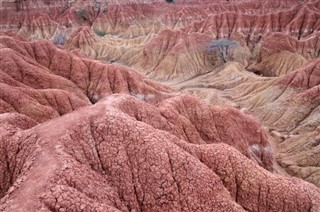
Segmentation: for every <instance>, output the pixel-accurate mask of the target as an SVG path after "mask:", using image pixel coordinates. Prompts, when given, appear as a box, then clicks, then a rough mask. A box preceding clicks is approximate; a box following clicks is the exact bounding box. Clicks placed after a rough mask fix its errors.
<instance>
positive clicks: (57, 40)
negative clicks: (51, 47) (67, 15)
mask: <svg viewBox="0 0 320 212" xmlns="http://www.w3.org/2000/svg"><path fill="white" fill-rule="evenodd" d="M67 40H68V39H67V35H66V33H65V32H59V33H57V34H55V35H54V36H53V40H52V42H53V43H54V44H56V45H60V46H63V45H64V44H65V43H66V42H67Z"/></svg>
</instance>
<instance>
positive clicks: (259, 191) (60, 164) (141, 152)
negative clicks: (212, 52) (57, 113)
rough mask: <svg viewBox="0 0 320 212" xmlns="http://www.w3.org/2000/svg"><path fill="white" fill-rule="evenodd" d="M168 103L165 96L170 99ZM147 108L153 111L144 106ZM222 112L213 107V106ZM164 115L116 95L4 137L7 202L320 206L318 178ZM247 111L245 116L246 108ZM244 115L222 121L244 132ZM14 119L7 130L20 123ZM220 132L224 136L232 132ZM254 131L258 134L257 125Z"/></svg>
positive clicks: (141, 207)
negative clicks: (272, 167) (188, 130)
mask: <svg viewBox="0 0 320 212" xmlns="http://www.w3.org/2000/svg"><path fill="white" fill-rule="evenodd" d="M168 101H169V102H167V103H163V104H170V101H171V100H170V99H168ZM180 101H185V104H186V103H187V104H188V103H189V104H191V105H194V106H197V107H199V106H200V105H201V103H200V102H199V101H196V102H195V101H192V99H189V98H188V97H186V96H181V97H180ZM175 102H176V100H175V101H173V103H172V104H176V103H175ZM199 103H200V105H199ZM134 105H136V106H134ZM132 106H133V107H132ZM137 107H139V108H141V111H146V112H147V113H148V115H147V116H144V115H143V114H141V113H139V112H138V111H137V109H136V108H137ZM119 108H120V109H119ZM126 108H128V109H126ZM188 108H189V110H190V106H188V105H186V106H185V108H181V109H180V110H182V111H177V109H173V108H172V107H169V106H168V107H164V106H158V110H160V111H161V114H165V113H172V112H176V113H177V112H180V113H185V115H186V114H187V113H186V112H187V111H185V110H188ZM126 110H127V111H126ZM128 110H129V111H128ZM219 110H221V109H218V108H215V109H214V108H211V111H212V112H214V111H216V112H217V111H219ZM222 110H223V109H222ZM183 111H185V112H183ZM128 112H129V113H131V114H128ZM134 112H136V114H135V115H136V117H135V116H133V114H132V113H134ZM201 112H202V111H198V113H201ZM157 113H158V112H157V107H156V106H152V105H150V104H148V103H144V102H142V101H141V100H139V99H137V98H134V97H130V96H126V95H112V96H110V97H108V98H106V99H105V100H103V101H101V102H99V103H97V104H95V105H94V106H90V107H85V108H82V109H80V110H78V111H75V112H73V113H70V114H67V115H65V116H62V117H60V118H57V119H54V120H51V121H49V122H47V123H44V124H40V125H38V126H35V127H33V128H31V129H29V130H25V131H23V130H15V133H14V134H8V135H5V136H2V137H1V141H2V142H1V145H2V146H1V150H2V151H4V152H3V154H1V156H2V157H3V158H2V161H6V165H4V166H2V167H1V169H2V170H3V172H2V173H4V176H5V178H4V179H3V180H2V181H1V189H2V194H3V195H4V196H3V197H2V199H1V209H2V210H3V211H12V210H15V211H19V210H25V209H26V208H27V209H29V210H43V211H48V210H50V211H55V210H67V211H70V210H74V211H79V210H97V211H109V210H110V211H132V210H137V211H163V210H166V211H167V210H169V211H170V210H171V211H172V210H174V211H176V210H184V211H245V210H250V211H279V210H284V211H308V210H309V211H317V210H319V209H320V205H319V200H320V193H319V190H318V189H317V188H316V187H314V186H312V185H311V184H308V183H305V182H303V181H301V180H297V179H293V178H286V177H282V176H279V175H274V174H271V173H270V172H268V171H266V170H265V169H263V168H261V167H259V166H258V165H257V164H256V163H254V162H252V161H250V160H248V159H247V158H246V157H244V156H243V155H242V154H241V153H240V152H239V151H237V150H236V149H234V148H233V147H231V146H229V145H227V144H222V143H216V144H205V143H203V144H201V143H199V144H194V143H190V142H189V141H188V140H184V139H179V137H178V136H180V137H182V135H181V134H180V133H179V132H175V133H176V134H177V135H178V136H175V135H174V134H173V133H170V130H171V131H175V129H174V127H177V126H176V124H171V126H172V127H170V125H168V121H169V123H170V119H168V118H166V115H161V114H159V115H158V116H159V118H158V120H157V119H151V117H152V116H151V115H153V114H157ZM203 115H205V114H203ZM140 116H141V117H140ZM155 116H156V115H155ZM189 116H190V117H189V119H190V120H191V119H195V118H197V119H198V120H194V121H195V122H198V121H201V120H202V119H201V118H200V117H196V116H195V115H193V116H194V117H191V114H190V113H189ZM144 117H146V118H144ZM240 117H241V116H240ZM240 117H239V118H240ZM21 118H23V117H21ZM148 119H149V120H148ZM242 119H244V120H243V121H245V119H246V116H243V117H242ZM212 122H217V123H218V122H219V120H216V121H215V120H214V119H213V120H212ZM217 123H216V124H217ZM236 123H237V121H236V120H233V121H231V122H230V123H229V124H228V122H226V123H220V125H227V126H229V127H230V128H231V129H235V130H237V129H236V126H237V125H236ZM193 124H196V123H193ZM10 126H11V125H8V127H7V128H9V129H7V130H11V131H14V127H13V126H11V127H10ZM234 127H235V128H234ZM159 128H160V129H159ZM161 128H162V129H161ZM164 128H169V130H165V131H164V130H163V129H164ZM47 129H51V130H50V131H48V130H47ZM231 129H230V130H231ZM220 134H221V135H220V136H222V138H223V137H224V136H227V135H223V134H222V133H221V132H220ZM246 134H247V135H248V136H249V135H252V136H255V134H256V132H254V131H253V132H247V133H246ZM240 137H241V136H240V135H239V136H238V138H240ZM234 139H236V138H234ZM199 140H201V139H199ZM237 140H239V139H237ZM10 186H11V187H10ZM26 197H28V199H26Z"/></svg>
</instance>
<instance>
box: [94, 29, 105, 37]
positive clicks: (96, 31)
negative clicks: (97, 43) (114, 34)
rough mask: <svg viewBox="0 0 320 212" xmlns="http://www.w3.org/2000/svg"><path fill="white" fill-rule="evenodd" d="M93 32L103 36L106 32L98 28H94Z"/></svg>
mask: <svg viewBox="0 0 320 212" xmlns="http://www.w3.org/2000/svg"><path fill="white" fill-rule="evenodd" d="M94 32H95V33H96V34H97V35H98V36H100V37H104V36H105V35H106V34H107V32H106V31H103V30H99V29H95V30H94Z"/></svg>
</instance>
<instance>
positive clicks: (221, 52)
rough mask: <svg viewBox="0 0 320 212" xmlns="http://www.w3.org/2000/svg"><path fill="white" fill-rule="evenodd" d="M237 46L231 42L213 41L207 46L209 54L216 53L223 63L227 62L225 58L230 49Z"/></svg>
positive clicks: (236, 43)
mask: <svg viewBox="0 0 320 212" xmlns="http://www.w3.org/2000/svg"><path fill="white" fill-rule="evenodd" d="M236 46H239V43H238V42H236V41H232V40H215V41H212V42H211V43H210V44H209V46H208V51H209V52H210V53H216V54H217V55H218V56H219V57H220V58H221V59H222V60H223V62H224V63H226V62H227V58H228V57H229V54H230V49H231V48H233V47H236Z"/></svg>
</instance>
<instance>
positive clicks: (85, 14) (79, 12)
mask: <svg viewBox="0 0 320 212" xmlns="http://www.w3.org/2000/svg"><path fill="white" fill-rule="evenodd" d="M76 13H77V15H78V17H79V18H81V19H83V20H84V21H87V20H89V12H88V10H87V8H82V7H81V8H79V9H77V10H76Z"/></svg>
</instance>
